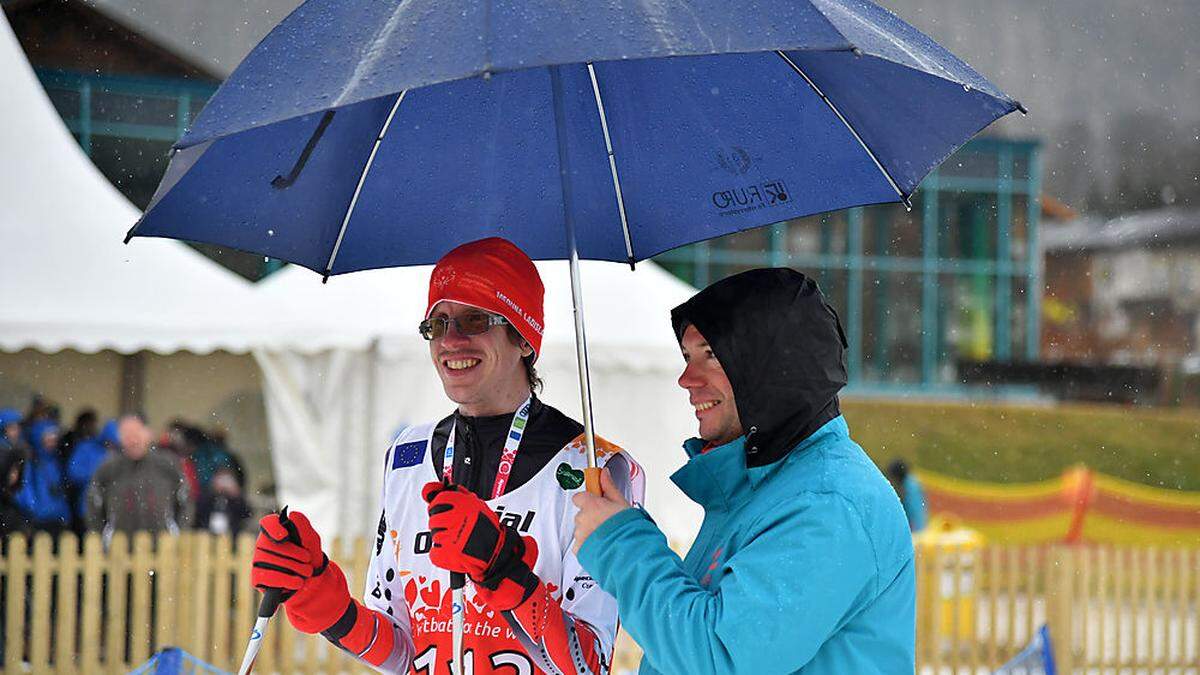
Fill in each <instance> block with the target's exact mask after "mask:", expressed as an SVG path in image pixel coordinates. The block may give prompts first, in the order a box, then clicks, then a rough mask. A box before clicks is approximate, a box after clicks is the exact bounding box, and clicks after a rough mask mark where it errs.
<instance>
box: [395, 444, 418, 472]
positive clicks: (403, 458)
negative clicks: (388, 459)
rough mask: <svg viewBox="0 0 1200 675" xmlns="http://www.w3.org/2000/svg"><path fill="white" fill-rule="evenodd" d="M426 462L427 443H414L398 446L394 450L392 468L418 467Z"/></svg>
mask: <svg viewBox="0 0 1200 675" xmlns="http://www.w3.org/2000/svg"><path fill="white" fill-rule="evenodd" d="M424 460H425V441H414V442H412V443H405V444H404V445H397V446H396V448H395V449H394V450H392V468H393V469H403V468H404V467H406V466H416V465H418V464H420V463H421V462H423V461H424Z"/></svg>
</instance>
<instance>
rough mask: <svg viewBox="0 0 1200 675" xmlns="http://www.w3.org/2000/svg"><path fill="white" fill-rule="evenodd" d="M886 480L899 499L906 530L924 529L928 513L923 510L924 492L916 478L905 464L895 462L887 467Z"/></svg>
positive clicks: (898, 461)
mask: <svg viewBox="0 0 1200 675" xmlns="http://www.w3.org/2000/svg"><path fill="white" fill-rule="evenodd" d="M887 478H888V482H890V483H891V484H892V489H894V490H895V491H896V495H897V496H898V497H900V504H901V505H902V506H903V507H904V515H905V517H906V518H908V529H910V530H912V531H913V532H920V531H921V530H923V529H925V524H926V523H928V522H929V513H928V511H927V510H926V508H925V491H924V490H922V489H921V483H920V482H919V481H918V480H917V477H916V476H914V475H913V474H912V472H911V471H909V470H908V465H907V464H905V463H904V462H903V461H901V460H896V461H894V462H892V463H891V464H889V465H888V468H887Z"/></svg>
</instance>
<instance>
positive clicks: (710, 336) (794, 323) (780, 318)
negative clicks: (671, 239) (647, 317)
mask: <svg viewBox="0 0 1200 675" xmlns="http://www.w3.org/2000/svg"><path fill="white" fill-rule="evenodd" d="M671 323H672V325H673V326H674V327H675V337H676V339H682V337H683V331H684V329H685V328H687V326H688V324H692V325H694V326H696V330H698V331H700V334H701V335H703V336H704V338H705V340H707V341H708V344H709V346H710V347H712V350H713V354H715V355H716V357H717V360H718V361H720V362H721V367H722V368H724V370H725V374H726V375H727V376H728V377H729V382H730V384H731V385H732V386H733V397H734V403H735V404H736V406H737V411H738V417H739V418H740V419H741V422H742V428H743V429H744V430H745V431H746V464H747V466H763V465H766V464H770V463H772V462H775V461H776V460H778V459H780V458H781V457H783V456H784V455H786V454H787V453H788V451H789V450H791V449H792V448H793V447H795V445H796V444H797V443H799V442H800V441H802V440H804V439H805V438H807V437H808V436H810V435H812V433H813V432H814V431H816V430H817V429H818V428H820V427H821V426H822V425H823V424H825V423H826V422H828V421H829V420H831V419H833V418H834V417H837V416H838V415H839V414H840V412H839V410H838V399H837V393H838V391H839V390H841V388H842V387H844V386H846V335H845V333H844V332H843V331H842V324H841V322H840V321H839V320H838V316H837V312H835V311H834V310H833V308H832V307H830V306H829V303H827V302H826V301H825V297H824V296H823V295H822V294H821V291H820V289H819V288H817V283H816V282H815V281H813V280H812V279H810V278H808V277H806V276H804V275H803V274H801V273H799V272H797V271H795V270H791V269H787V268H772V269H756V270H750V271H749V272H742V273H741V274H737V275H734V276H732V277H729V278H727V279H723V280H721V281H718V282H717V283H715V284H713V285H711V286H709V287H708V288H706V289H704V290H702V291H700V292H699V293H697V294H696V295H694V296H692V298H691V299H690V300H688V301H687V302H685V303H683V304H682V305H680V306H678V307H676V308H675V309H673V310H671Z"/></svg>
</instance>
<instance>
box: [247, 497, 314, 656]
mask: <svg viewBox="0 0 1200 675" xmlns="http://www.w3.org/2000/svg"><path fill="white" fill-rule="evenodd" d="M279 523H280V524H281V525H283V528H284V529H285V530H287V533H288V536H287V541H289V542H291V543H293V544H296V545H297V546H298V545H300V532H299V531H297V530H296V524H295V523H293V522H292V521H291V520H289V519H288V515H287V507H286V506H285V507H283V509H282V510H281V511H280V512H279ZM281 602H283V590H282V589H279V588H268V589H267V590H265V591H263V597H262V600H261V601H260V602H259V603H258V620H257V621H255V622H254V630H253V631H251V633H250V642H249V643H247V644H246V653H245V655H244V656H242V665H241V667H240V668H238V675H248V674H249V673H250V671H252V670H254V661H255V659H257V658H258V652H259V650H260V649H262V643H263V638H265V637H266V635H267V625H268V624H269V623H270V622H271V617H272V616H275V612H276V611H277V610H278V609H279V603H281Z"/></svg>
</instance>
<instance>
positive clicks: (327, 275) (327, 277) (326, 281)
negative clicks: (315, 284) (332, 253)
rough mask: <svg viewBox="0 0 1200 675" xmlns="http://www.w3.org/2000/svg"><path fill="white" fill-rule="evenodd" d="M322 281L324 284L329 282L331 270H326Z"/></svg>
mask: <svg viewBox="0 0 1200 675" xmlns="http://www.w3.org/2000/svg"><path fill="white" fill-rule="evenodd" d="M321 283H323V284H327V283H329V272H326V273H324V274H322V275H321Z"/></svg>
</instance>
